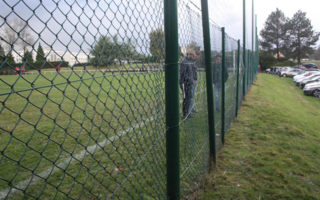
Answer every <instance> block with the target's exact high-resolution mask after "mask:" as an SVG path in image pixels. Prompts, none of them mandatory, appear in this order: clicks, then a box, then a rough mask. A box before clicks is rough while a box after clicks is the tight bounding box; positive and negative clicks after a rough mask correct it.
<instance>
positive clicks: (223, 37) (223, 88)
mask: <svg viewBox="0 0 320 200" xmlns="http://www.w3.org/2000/svg"><path fill="white" fill-rule="evenodd" d="M221 32H222V66H221V67H222V70H221V72H222V88H221V93H222V95H221V96H222V104H221V118H222V119H221V123H222V124H221V142H222V144H224V136H225V110H226V108H225V101H226V91H225V90H226V84H225V77H224V75H225V73H226V72H225V69H226V54H225V52H226V44H225V29H224V27H222V28H221Z"/></svg>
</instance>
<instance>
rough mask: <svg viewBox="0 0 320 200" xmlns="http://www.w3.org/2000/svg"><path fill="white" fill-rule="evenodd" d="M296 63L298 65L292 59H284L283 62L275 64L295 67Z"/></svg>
mask: <svg viewBox="0 0 320 200" xmlns="http://www.w3.org/2000/svg"><path fill="white" fill-rule="evenodd" d="M295 65H297V63H296V62H294V61H290V60H286V61H282V62H276V63H275V64H274V66H279V67H285V66H290V67H293V66H295Z"/></svg>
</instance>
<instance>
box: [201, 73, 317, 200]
mask: <svg viewBox="0 0 320 200" xmlns="http://www.w3.org/2000/svg"><path fill="white" fill-rule="evenodd" d="M319 113H320V99H317V98H315V97H312V96H305V95H304V94H303V91H302V90H301V89H300V88H299V87H297V86H295V85H294V82H293V81H292V78H281V79H280V78H279V77H278V76H272V75H269V74H259V75H258V77H257V80H256V81H255V82H254V84H253V85H252V87H251V89H250V91H249V92H248V94H247V95H246V100H245V101H243V104H242V106H241V108H240V110H239V115H238V117H237V118H236V119H235V120H234V122H233V123H232V125H231V127H230V129H229V130H228V132H227V135H226V143H225V146H224V147H223V148H222V149H221V150H220V152H219V154H218V159H217V165H216V167H215V169H214V170H213V171H212V172H210V173H209V174H208V175H207V177H206V181H205V186H204V188H203V191H202V192H201V194H200V196H199V199H320V189H319V188H320V174H319V166H320V158H319V153H320V150H319V148H320V130H319V127H320V126H319V122H320V114H319Z"/></svg>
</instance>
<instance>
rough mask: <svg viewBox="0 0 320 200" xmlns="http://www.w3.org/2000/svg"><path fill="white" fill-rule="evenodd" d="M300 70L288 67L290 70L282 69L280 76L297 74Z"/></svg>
mask: <svg viewBox="0 0 320 200" xmlns="http://www.w3.org/2000/svg"><path fill="white" fill-rule="evenodd" d="M300 71H301V69H290V70H287V71H282V72H281V76H283V77H287V76H295V75H297V74H298V73H299V72H300Z"/></svg>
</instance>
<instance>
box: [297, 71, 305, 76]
mask: <svg viewBox="0 0 320 200" xmlns="http://www.w3.org/2000/svg"><path fill="white" fill-rule="evenodd" d="M305 72H306V71H305V70H302V71H300V72H299V73H298V74H297V75H301V74H303V73H305Z"/></svg>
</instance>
